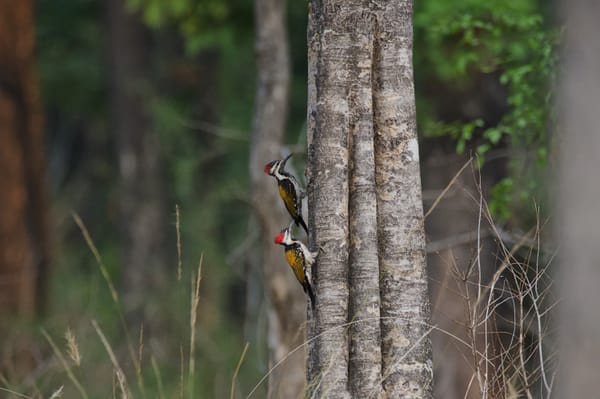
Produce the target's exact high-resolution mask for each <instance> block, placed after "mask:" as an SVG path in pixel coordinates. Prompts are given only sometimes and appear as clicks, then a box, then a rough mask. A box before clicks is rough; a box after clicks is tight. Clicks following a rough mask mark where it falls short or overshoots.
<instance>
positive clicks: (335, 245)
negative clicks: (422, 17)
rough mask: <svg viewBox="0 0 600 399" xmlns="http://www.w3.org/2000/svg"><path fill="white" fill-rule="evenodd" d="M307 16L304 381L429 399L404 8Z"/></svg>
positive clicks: (353, 392)
mask: <svg viewBox="0 0 600 399" xmlns="http://www.w3.org/2000/svg"><path fill="white" fill-rule="evenodd" d="M310 6H311V7H310V14H309V28H308V41H309V45H308V46H309V72H308V79H309V94H308V107H309V108H308V126H309V170H308V174H309V187H308V199H309V221H310V223H309V225H310V226H311V228H312V230H311V237H312V246H313V248H314V249H316V248H318V249H319V251H320V254H319V256H318V258H317V262H316V264H315V266H314V270H313V276H314V283H315V286H316V291H317V298H318V300H317V309H316V312H315V313H314V315H313V317H312V323H311V326H310V337H318V339H316V340H315V341H313V342H312V343H311V344H310V349H309V350H310V352H309V370H308V379H309V385H310V386H311V388H313V389H315V390H316V391H317V392H316V394H317V396H320V397H335V398H344V397H381V396H386V397H393V398H397V397H403V398H411V397H415V398H416V397H418V398H424V397H430V396H431V389H432V366H431V344H430V339H429V328H428V322H429V301H428V297H427V278H426V271H425V238H424V229H423V211H422V201H421V183H420V176H419V153H418V143H417V138H416V126H415V104H414V89H413V76H412V2H411V1H406V0H395V1H389V2H386V3H385V4H380V3H375V2H366V1H360V0H353V1H346V0H334V1H319V0H313V1H311V4H310Z"/></svg>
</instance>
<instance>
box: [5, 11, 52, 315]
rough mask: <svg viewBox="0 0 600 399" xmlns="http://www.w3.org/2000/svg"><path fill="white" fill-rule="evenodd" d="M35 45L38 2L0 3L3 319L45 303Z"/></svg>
mask: <svg viewBox="0 0 600 399" xmlns="http://www.w3.org/2000/svg"><path fill="white" fill-rule="evenodd" d="M34 39H35V34H34V22H33V5H32V2H31V1H28V0H24V1H19V2H14V1H10V0H0V185H1V186H0V187H1V190H2V194H1V195H0V313H7V312H8V313H12V314H17V315H24V316H32V315H33V314H34V312H35V310H36V308H37V306H36V296H37V300H38V301H39V300H43V299H44V298H43V296H44V289H45V277H46V271H47V267H48V261H49V257H50V243H49V233H48V228H49V225H48V198H47V193H46V182H45V168H46V166H45V165H46V160H45V149H44V146H45V143H44V132H43V126H42V125H43V116H42V109H41V100H40V93H39V87H38V81H37V75H36V72H35V65H34V43H35V42H34ZM38 303H42V302H38Z"/></svg>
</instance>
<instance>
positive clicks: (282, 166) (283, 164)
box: [281, 153, 292, 169]
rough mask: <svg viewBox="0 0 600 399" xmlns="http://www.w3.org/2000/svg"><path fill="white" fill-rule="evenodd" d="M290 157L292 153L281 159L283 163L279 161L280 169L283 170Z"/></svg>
mask: <svg viewBox="0 0 600 399" xmlns="http://www.w3.org/2000/svg"><path fill="white" fill-rule="evenodd" d="M291 157H292V153H290V154H289V155H288V156H287V157H285V158H283V161H281V169H284V168H285V164H286V163H287V161H288V159H290V158H291Z"/></svg>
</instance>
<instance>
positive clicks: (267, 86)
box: [249, 0, 306, 398]
mask: <svg viewBox="0 0 600 399" xmlns="http://www.w3.org/2000/svg"><path fill="white" fill-rule="evenodd" d="M254 15H255V24H256V57H257V59H256V61H257V69H258V71H257V72H258V81H257V94H256V104H255V111H254V126H253V134H252V141H251V149H250V166H249V168H250V178H251V185H252V204H253V206H254V210H255V215H256V218H257V219H258V221H259V223H260V228H261V231H262V232H261V234H260V235H259V237H260V251H261V253H262V265H263V270H262V272H263V274H264V278H265V287H266V293H267V300H268V338H267V340H268V348H269V365H270V366H271V367H272V366H274V365H275V364H276V363H278V362H279V361H281V360H282V359H283V358H284V357H285V356H286V355H287V354H288V353H289V352H291V351H292V350H293V349H295V348H296V347H297V346H299V345H301V344H302V342H303V341H304V332H303V324H304V322H305V303H306V300H305V298H304V293H303V292H302V288H301V287H300V286H299V285H298V282H297V281H295V278H294V276H293V273H292V272H291V270H290V269H289V267H288V266H287V264H286V261H285V258H284V256H283V250H282V248H281V247H280V246H279V245H275V244H274V243H273V239H274V237H275V235H276V234H277V233H278V232H279V231H280V230H281V229H283V228H284V227H286V226H287V225H288V224H289V216H288V215H287V213H286V211H285V208H284V207H283V203H282V201H281V199H280V198H279V195H278V193H277V186H276V182H275V181H274V179H273V178H272V177H270V176H267V175H265V174H264V173H263V168H264V165H265V164H266V163H267V162H269V161H271V160H274V159H277V158H280V157H281V155H282V154H281V153H280V149H281V143H282V140H283V132H284V128H285V122H286V117H287V104H288V87H289V80H290V65H289V55H288V42H287V32H286V28H285V26H286V24H285V1H283V0H256V1H255V14H254ZM304 369H305V354H304V351H298V352H296V353H295V354H294V355H292V356H291V357H289V358H287V359H286V360H285V362H284V363H282V364H281V365H279V366H278V367H277V368H276V369H275V370H274V372H273V373H272V374H271V375H270V376H269V392H268V397H270V398H295V397H298V396H299V395H300V394H301V393H302V391H303V390H304V384H305V379H304V375H305V372H304Z"/></svg>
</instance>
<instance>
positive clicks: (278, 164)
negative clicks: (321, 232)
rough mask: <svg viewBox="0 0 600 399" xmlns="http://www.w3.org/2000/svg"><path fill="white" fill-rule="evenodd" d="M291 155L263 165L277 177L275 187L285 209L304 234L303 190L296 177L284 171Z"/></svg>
mask: <svg viewBox="0 0 600 399" xmlns="http://www.w3.org/2000/svg"><path fill="white" fill-rule="evenodd" d="M291 156H292V154H290V155H288V156H287V157H285V158H284V159H277V160H275V161H271V162H269V163H268V164H266V165H265V173H267V174H269V175H271V176H273V177H274V178H275V179H277V188H278V189H279V195H280V196H281V199H282V200H283V203H284V204H285V209H287V211H288V212H289V214H290V216H291V217H292V219H294V222H295V223H296V226H302V228H303V229H304V231H306V234H308V227H307V226H306V223H304V219H303V218H302V197H303V191H302V189H301V188H300V185H299V184H298V181H297V180H296V178H295V177H294V176H293V175H292V174H290V173H288V172H286V171H285V164H286V162H287V161H288V159H290V157H291Z"/></svg>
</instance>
